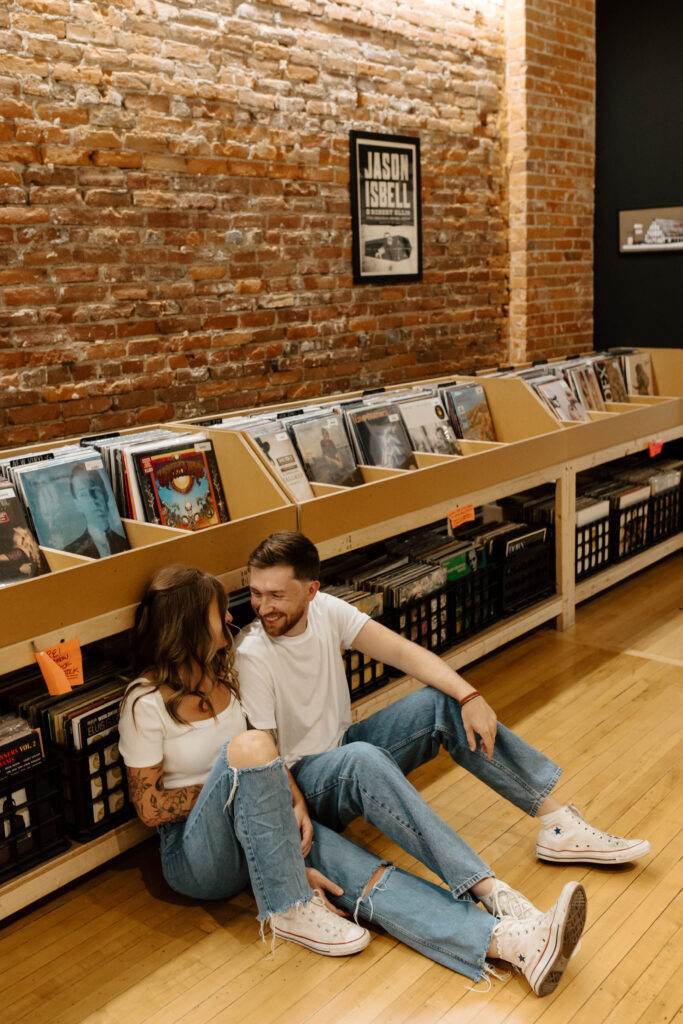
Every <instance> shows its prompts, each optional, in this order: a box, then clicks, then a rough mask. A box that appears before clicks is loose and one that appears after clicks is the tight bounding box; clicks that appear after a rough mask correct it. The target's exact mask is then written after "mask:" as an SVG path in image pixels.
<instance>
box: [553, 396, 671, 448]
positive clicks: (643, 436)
mask: <svg viewBox="0 0 683 1024" xmlns="http://www.w3.org/2000/svg"><path fill="white" fill-rule="evenodd" d="M612 408H613V406H612V405H610V406H609V410H610V411H612ZM620 408H623V409H627V410H628V411H625V412H621V413H620V414H619V415H617V416H608V417H604V418H601V419H600V420H597V421H594V422H592V423H577V424H576V427H575V429H574V430H567V431H565V447H566V452H567V458H568V459H573V458H580V457H582V456H585V455H590V454H592V453H594V452H600V451H603V450H605V449H609V448H614V447H617V446H619V445H623V444H628V443H629V442H631V441H642V443H643V445H646V444H647V443H648V442H649V441H656V440H659V439H660V436H661V435H662V434H667V432H672V433H673V432H676V431H678V430H679V429H680V425H681V422H682V420H683V398H671V399H670V400H669V401H667V402H658V403H656V404H653V405H636V404H635V403H633V404H631V403H629V404H628V405H624V404H623V403H622V404H621V406H620Z"/></svg>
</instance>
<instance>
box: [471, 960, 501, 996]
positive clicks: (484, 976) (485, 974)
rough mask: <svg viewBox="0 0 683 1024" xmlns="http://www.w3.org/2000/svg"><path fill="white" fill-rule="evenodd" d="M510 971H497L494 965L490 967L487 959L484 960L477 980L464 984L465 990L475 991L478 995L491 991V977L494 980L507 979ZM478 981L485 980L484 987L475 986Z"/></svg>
mask: <svg viewBox="0 0 683 1024" xmlns="http://www.w3.org/2000/svg"><path fill="white" fill-rule="evenodd" d="M511 973H512V972H511V971H497V970H496V969H495V967H492V966H491V964H490V963H489V962H488V961H487V960H485V961H484V966H483V968H482V972H481V977H480V978H477V980H476V981H475V982H474V985H465V991H466V992H476V994H477V995H478V996H485V995H487V994H488V993H489V992H490V991H491V988H492V987H493V982H492V981H491V979H492V978H495V979H496V981H507V979H508V978H509V977H510V975H511ZM480 981H483V982H485V984H486V987H485V988H475V985H478V984H479V982H480Z"/></svg>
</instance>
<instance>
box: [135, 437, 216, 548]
mask: <svg viewBox="0 0 683 1024" xmlns="http://www.w3.org/2000/svg"><path fill="white" fill-rule="evenodd" d="M211 456H213V458H212V457H211ZM135 460H136V466H137V469H138V477H139V482H140V490H141V492H142V499H143V502H144V505H145V511H146V513H147V516H148V520H149V521H150V522H156V523H160V524H161V525H162V526H172V527H175V528H176V529H180V530H204V529H206V527H208V526H216V525H217V524H218V523H224V522H227V519H228V514H227V509H226V506H225V499H224V496H223V489H222V487H221V483H220V477H219V475H218V467H217V465H216V462H215V456H214V453H213V446H212V445H211V442H210V441H206V442H199V443H198V445H197V447H196V448H195V447H185V448H181V449H179V450H177V451H174V452H169V451H165V452H150V453H149V454H147V455H142V454H138V455H136V456H135Z"/></svg>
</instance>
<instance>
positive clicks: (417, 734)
mask: <svg viewBox="0 0 683 1024" xmlns="http://www.w3.org/2000/svg"><path fill="white" fill-rule="evenodd" d="M319 566H320V563H319V559H318V553H317V550H316V548H315V546H314V545H313V544H312V543H311V542H310V541H309V540H308V538H306V537H304V536H303V535H302V534H300V533H294V532H289V531H284V532H281V533H277V534H272V535H271V536H270V537H267V538H266V540H264V541H263V542H262V543H261V544H260V545H259V546H258V547H257V548H256V549H255V551H253V552H252V554H251V556H250V558H249V568H250V589H251V601H252V606H253V609H254V611H255V613H256V616H257V618H256V620H255V621H254V622H253V623H252V624H251V625H250V626H248V627H247V628H246V629H245V630H244V631H243V633H242V636H241V638H240V641H239V644H238V650H237V658H236V666H237V669H238V672H239V678H240V689H241V695H242V702H243V705H244V708H245V710H246V712H247V715H248V717H249V720H250V722H251V724H252V725H253V726H254V727H255V728H257V729H264V730H269V731H271V732H272V733H273V736H274V738H275V740H276V743H277V745H278V748H279V750H280V753H281V755H282V757H283V758H284V760H285V763H286V764H287V765H288V767H290V769H291V771H292V774H293V775H294V778H295V779H296V782H297V785H298V786H299V788H300V789H301V791H302V793H303V795H304V797H305V799H306V802H307V805H308V812H309V814H310V816H311V817H312V818H314V819H316V820H318V821H321V822H323V823H324V824H325V825H328V826H330V827H332V828H334V829H337V830H341V829H343V828H344V827H345V826H346V825H347V824H348V823H349V822H350V821H351V820H352V819H353V818H355V817H357V816H358V815H361V816H363V817H364V818H365V819H366V820H367V821H369V822H371V823H372V824H373V825H375V826H376V827H378V828H380V829H381V830H382V831H383V832H384V833H385V834H386V835H387V836H389V838H390V839H392V840H393V841H394V842H396V843H398V844H399V845H400V846H402V847H403V849H405V850H406V851H407V852H408V853H409V854H411V855H412V856H414V857H416V858H417V859H418V860H420V861H421V862H422V863H423V864H425V865H426V866H427V867H428V868H430V869H431V870H432V871H434V873H435V874H437V875H438V876H439V877H440V878H442V879H443V881H444V882H445V883H446V885H447V886H448V888H449V889H450V891H451V893H452V895H453V896H454V898H456V899H461V898H467V899H474V900H479V901H480V902H481V903H482V904H483V905H484V907H485V908H486V909H487V910H489V912H490V913H493V914H495V915H496V916H497V917H500V918H501V919H502V921H503V922H505V921H508V920H510V919H515V918H516V919H517V920H524V921H533V922H535V923H537V922H538V919H539V916H540V911H537V910H536V908H535V907H533V905H532V904H530V903H529V901H528V900H526V899H525V898H524V897H523V896H522V895H521V894H520V893H516V892H515V891H514V890H511V889H510V888H509V887H508V886H507V885H505V883H504V882H501V881H499V880H497V879H495V877H494V875H493V872H492V871H491V869H490V868H489V867H488V865H486V864H485V863H484V862H483V861H482V860H481V859H480V858H479V857H478V856H477V855H476V854H475V853H474V851H473V850H471V849H470V847H469V846H468V845H467V844H466V843H465V842H464V841H463V840H462V839H461V838H460V836H458V834H457V833H456V832H454V831H453V829H451V828H450V827H449V826H447V825H446V824H445V822H443V821H442V820H441V819H440V818H439V817H438V815H436V814H435V813H434V812H433V811H432V810H431V809H430V808H429V806H428V804H427V803H426V802H425V801H424V800H423V799H422V797H421V796H420V794H419V793H418V792H417V791H416V790H415V789H414V787H413V786H412V785H411V784H410V783H409V782H408V780H407V779H406V778H405V775H407V773H408V772H410V771H412V770H413V769H414V768H416V767H418V765H420V764H424V763H425V762H426V761H428V760H430V759H431V758H433V757H435V756H436V754H437V752H438V749H439V747H440V746H442V747H443V748H444V749H445V750H446V751H447V752H448V753H449V754H450V756H451V757H452V758H453V760H454V761H456V762H457V763H458V764H460V765H461V766H462V767H464V768H466V769H467V770H468V771H470V772H472V774H473V775H475V776H476V777H477V778H479V779H481V780H482V781H483V782H486V783H487V784H488V785H489V786H491V787H492V788H493V789H494V790H495V791H496V792H497V793H499V794H501V795H502V796H505V797H506V798H507V799H508V800H510V801H512V802H513V803H514V804H516V805H517V806H518V807H520V808H522V809H523V810H524V811H526V813H528V814H529V815H531V816H532V817H534V816H536V815H538V816H539V819H540V822H541V826H542V827H541V830H540V833H539V836H538V842H537V847H536V852H537V856H539V857H540V858H542V859H544V860H550V861H556V862H566V863H576V862H585V861H588V862H590V863H599V864H616V863H622V862H624V861H630V860H634V859H636V858H637V857H642V856H644V855H645V854H646V853H647V852H649V843H647V842H646V841H644V840H625V839H619V838H616V837H613V836H609V835H606V834H605V833H603V832H600V831H599V830H597V829H594V828H592V827H591V826H590V825H588V824H587V823H586V822H585V821H584V820H583V819H582V818H581V816H580V815H579V813H578V811H576V809H575V808H574V807H573V805H571V804H568V805H565V806H562V805H561V804H560V803H559V802H558V801H557V800H556V799H555V798H554V797H553V796H551V795H550V794H551V791H552V789H553V788H554V786H555V784H556V782H557V780H558V778H559V776H560V774H561V771H560V769H559V768H558V767H557V766H556V765H554V764H553V763H552V762H551V761H549V760H548V758H546V757H545V756H544V755H543V754H541V753H540V752H539V751H537V750H534V748H533V747H530V746H529V745H528V744H527V743H525V742H524V741H523V740H521V739H520V738H519V737H517V736H515V734H514V733H512V732H511V731H510V730H508V729H506V728H505V726H502V725H499V724H498V723H497V720H496V715H495V713H494V711H493V710H492V708H490V707H489V705H488V704H487V702H486V701H485V700H484V698H483V697H482V696H481V695H480V694H479V693H477V691H475V690H473V688H472V687H471V686H470V685H469V684H468V683H467V682H466V681H465V680H464V679H463V678H462V676H460V675H459V674H458V673H456V672H454V671H453V670H452V669H450V668H449V667H448V666H447V665H446V664H445V663H444V662H443V661H442V660H441V659H440V658H438V657H437V656H436V655H435V654H433V653H432V652H430V651H427V650H425V649H424V648H422V647H419V646H418V645H417V644H414V643H412V642H411V641H409V640H406V639H405V638H403V637H400V636H398V635H397V634H396V633H394V632H392V631H391V630H389V629H387V628H386V627H384V626H382V625H381V624H380V623H378V622H376V621H374V620H372V619H370V618H369V617H368V616H367V615H364V614H363V613H362V612H360V611H358V609H357V608H354V607H353V606H351V605H349V604H347V603H346V602H344V601H341V600H339V599H338V598H334V597H332V596H331V595H329V594H324V593H319V589H320V583H319ZM340 648H354V649H355V650H358V651H360V652H362V653H364V654H368V655H370V656H371V657H373V658H375V659H376V660H378V661H381V662H384V663H386V664H389V665H392V666H394V667H396V668H398V669H400V670H401V671H403V672H405V673H406V674H408V675H411V676H413V677H415V678H416V679H419V680H420V681H421V682H423V683H425V684H426V686H425V688H424V689H422V690H420V691H418V692H417V693H414V694H411V695H410V696H409V697H405V698H403V699H402V700H399V701H397V702H396V703H394V704H392V705H391V706H390V707H388V708H384V709H383V710H381V711H379V712H377V713H376V714H374V715H371V716H370V717H369V718H367V719H365V720H364V721H363V722H358V723H356V724H355V725H351V724H350V699H349V692H348V686H347V684H346V678H345V674H344V666H343V662H342V659H341V655H340ZM573 884H574V885H576V883H573ZM565 888H567V887H565ZM580 888H581V887H580V886H579V887H578V889H580ZM563 892H564V890H563ZM582 892H583V891H582V890H581V893H582ZM582 899H583V906H580V904H581V900H582ZM569 902H570V904H571V905H570V906H568V907H566V908H565V910H566V920H565V922H564V925H563V928H564V927H565V926H566V928H567V930H568V931H569V932H571V933H572V935H573V944H574V945H575V943H576V942H577V941H578V936H579V934H580V930H581V927H582V926H583V920H582V919H581V920H580V927H579V919H580V918H581V914H582V913H583V914H585V897H582V896H581V894H580V893H578V891H577V890H576V889H575V890H573V894H572V897H571V899H570V901H569ZM559 903H560V901H558V904H556V907H557V906H558V905H559ZM550 913H551V912H550V911H549V912H548V914H550ZM545 916H546V917H547V915H545ZM534 926H536V924H534ZM563 934H564V932H563ZM543 941H545V939H544V940H543ZM571 949H573V945H572V943H568V944H567V943H565V947H564V951H565V957H564V964H565V965H566V960H567V959H568V956H569V955H570V954H571ZM567 950H569V952H567ZM501 955H503V954H501ZM520 955H521V954H520ZM525 955H526V954H525ZM506 958H508V957H506ZM556 968H557V969H556V971H555V973H556V974H558V972H559V973H561V971H562V970H563V969H564V966H559V965H556ZM523 969H524V970H525V973H526V969H525V968H523ZM527 977H529V976H528V974H527ZM529 980H531V979H529ZM557 980H559V974H558V978H557ZM532 984H533V983H532ZM555 984H557V981H555ZM535 990H536V989H535Z"/></svg>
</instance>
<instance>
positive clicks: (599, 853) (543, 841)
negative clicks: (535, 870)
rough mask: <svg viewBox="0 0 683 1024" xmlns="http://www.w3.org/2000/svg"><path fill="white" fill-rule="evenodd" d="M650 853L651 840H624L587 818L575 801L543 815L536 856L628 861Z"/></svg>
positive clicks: (577, 860) (565, 860) (556, 859)
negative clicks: (592, 823)
mask: <svg viewBox="0 0 683 1024" xmlns="http://www.w3.org/2000/svg"><path fill="white" fill-rule="evenodd" d="M649 852H650V844H649V843H648V841H647V839H620V838H619V836H611V835H609V834H608V833H607V832H601V831H600V830H599V829H597V828H593V826H592V825H589V824H588V822H586V821H584V820H583V818H582V817H581V815H580V814H579V812H578V811H577V809H576V807H574V804H565V806H564V807H561V808H560V810H559V811H553V813H552V814H544V815H543V827H542V828H541V831H540V832H539V833H538V840H537V843H536V856H537V857H538V858H539V859H540V860H549V861H554V862H556V863H557V862H561V863H564V864H573V863H582V864H585V863H587V864H625V863H627V862H629V861H632V860H638V858H639V857H644V856H645V855H646V854H647V853H649Z"/></svg>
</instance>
